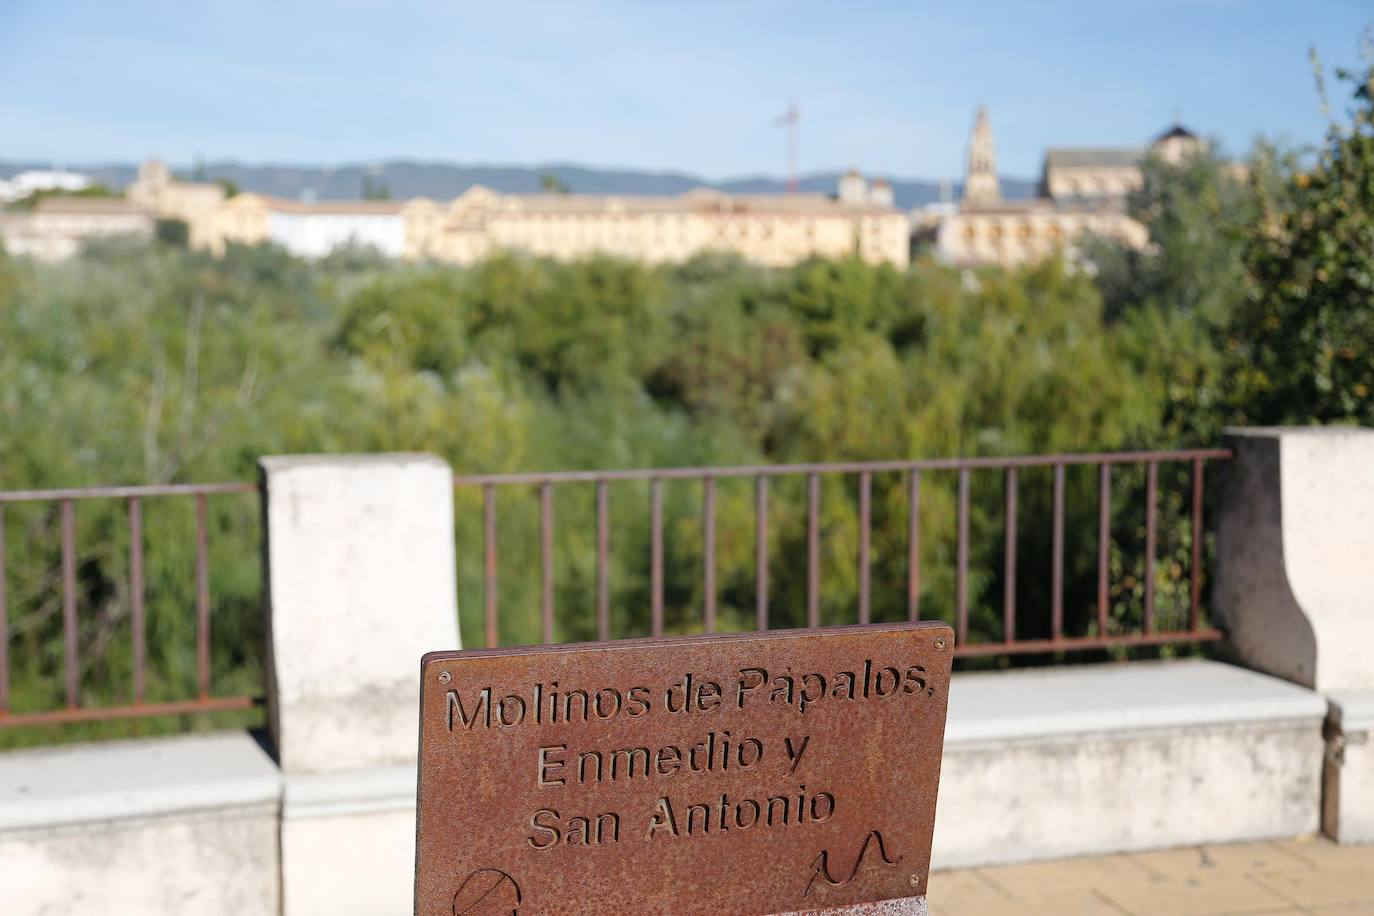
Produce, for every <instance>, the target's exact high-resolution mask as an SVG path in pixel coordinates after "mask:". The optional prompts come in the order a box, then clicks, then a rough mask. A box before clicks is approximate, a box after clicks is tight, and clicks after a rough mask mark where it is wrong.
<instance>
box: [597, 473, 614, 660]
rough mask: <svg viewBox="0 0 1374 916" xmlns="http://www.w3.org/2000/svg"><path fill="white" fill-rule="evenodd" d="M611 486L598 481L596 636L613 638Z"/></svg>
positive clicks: (603, 638) (598, 637)
mask: <svg viewBox="0 0 1374 916" xmlns="http://www.w3.org/2000/svg"><path fill="white" fill-rule="evenodd" d="M610 502H611V498H610V487H609V485H608V484H607V483H606V481H604V480H598V481H597V482H596V638H597V639H602V640H605V639H610V638H611V569H610V565H611V517H610Z"/></svg>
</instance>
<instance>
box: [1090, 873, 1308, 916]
mask: <svg viewBox="0 0 1374 916" xmlns="http://www.w3.org/2000/svg"><path fill="white" fill-rule="evenodd" d="M1099 891H1100V892H1101V893H1102V894H1103V895H1104V896H1106V897H1107V899H1109V900H1111V901H1112V902H1113V903H1116V904H1117V905H1118V906H1120V907H1121V908H1122V909H1124V910H1126V911H1127V912H1129V913H1132V914H1138V916H1147V914H1148V916H1160V914H1163V913H1168V914H1170V916H1220V914H1227V916H1230V914H1236V913H1250V912H1258V913H1262V912H1265V911H1269V910H1286V909H1289V910H1291V909H1292V907H1293V902H1292V901H1291V900H1288V899H1285V898H1283V897H1278V896H1276V895H1275V894H1274V892H1273V891H1272V890H1270V889H1269V888H1267V887H1265V886H1264V885H1262V884H1260V883H1259V882H1258V881H1256V880H1254V879H1253V878H1251V877H1249V876H1248V875H1210V876H1207V877H1205V878H1188V877H1184V878H1177V877H1170V878H1165V879H1160V880H1157V881H1154V882H1152V883H1151V884H1149V885H1148V886H1146V887H1143V888H1142V887H1139V886H1137V887H1114V888H1099Z"/></svg>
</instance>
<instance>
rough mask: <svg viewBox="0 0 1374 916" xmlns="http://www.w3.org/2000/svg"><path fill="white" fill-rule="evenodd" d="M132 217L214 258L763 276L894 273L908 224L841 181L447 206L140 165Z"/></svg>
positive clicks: (880, 189)
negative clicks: (225, 184) (687, 265)
mask: <svg viewBox="0 0 1374 916" xmlns="http://www.w3.org/2000/svg"><path fill="white" fill-rule="evenodd" d="M128 196H129V199H130V200H131V201H133V202H134V203H136V204H137V205H138V206H141V207H144V208H146V209H147V210H149V211H150V212H152V213H155V214H157V215H158V216H163V217H174V218H177V219H182V220H185V221H186V223H187V224H188V226H189V227H190V230H191V231H190V241H191V245H192V247H195V248H209V249H210V250H212V251H214V252H216V253H219V252H222V251H223V249H224V246H225V244H227V243H228V242H241V243H244V244H257V243H259V242H273V243H276V244H279V245H281V246H282V247H284V248H286V250H288V251H290V252H291V253H292V254H296V255H300V256H302V257H319V256H321V255H324V254H327V253H328V252H329V251H331V250H333V249H334V248H337V247H339V246H341V245H345V244H350V243H352V244H363V245H372V246H375V247H376V248H377V249H378V250H379V251H381V252H382V253H383V254H386V255H388V256H391V257H404V258H412V259H415V258H434V259H437V260H441V261H449V262H453V263H458V264H468V263H471V262H473V261H476V260H478V259H480V258H482V257H485V256H486V255H488V254H491V253H493V252H496V251H523V252H527V253H529V254H534V255H539V256H546V257H552V258H560V259H572V258H578V257H584V256H587V255H592V254H597V253H601V254H609V255H615V256H618V257H624V258H630V259H633V260H639V261H645V262H648V263H661V262H675V261H684V260H687V259H688V258H691V257H693V256H694V255H697V254H700V253H703V252H708V251H724V252H733V253H736V254H738V255H740V256H741V257H743V258H745V259H746V260H749V261H753V262H755V263H758V264H764V265H769V266H786V265H790V264H795V263H796V262H798V261H801V260H803V259H805V258H807V257H811V256H813V255H819V256H824V257H840V256H845V255H849V254H855V255H857V256H858V257H861V258H863V259H864V260H867V261H870V262H874V263H878V262H889V263H892V264H895V265H897V266H899V267H904V266H905V265H906V264H907V263H908V261H909V258H910V236H911V223H910V219H909V217H908V216H907V214H906V213H905V212H903V211H901V210H898V209H897V208H896V206H895V205H894V200H893V192H892V186H891V185H890V184H889V183H888V182H886V181H883V180H881V179H880V180H877V181H874V182H872V183H871V184H870V183H869V182H868V181H867V180H865V179H864V177H863V176H862V175H860V174H859V173H858V172H857V171H854V170H850V171H849V172H848V173H846V174H845V175H844V177H843V178H842V179H841V180H840V186H839V188H838V190H837V193H836V195H835V196H833V197H832V196H828V195H824V194H725V193H723V192H720V191H714V190H709V189H704V188H703V189H698V190H695V191H689V192H688V193H686V194H681V195H677V196H675V197H662V196H660V197H653V196H622V195H589V194H501V193H498V192H496V191H493V190H491V189H489V188H485V187H480V186H477V187H472V188H469V189H468V190H467V191H465V192H464V193H463V194H461V195H459V196H458V197H457V198H456V199H454V200H451V201H434V200H429V199H427V198H415V199H413V200H409V201H405V202H400V201H323V202H306V201H294V200H285V199H282V198H277V197H270V196H268V195H263V194H238V195H235V196H234V197H230V198H226V197H225V195H224V191H223V189H222V188H220V187H219V186H218V185H213V184H200V183H195V182H185V181H180V180H177V179H175V178H173V177H172V175H171V172H170V171H169V170H168V169H167V167H166V165H164V164H163V163H161V162H157V161H149V162H146V163H144V165H143V166H142V167H141V168H140V170H139V178H138V181H136V182H135V183H134V184H132V185H131V186H130V187H129V189H128Z"/></svg>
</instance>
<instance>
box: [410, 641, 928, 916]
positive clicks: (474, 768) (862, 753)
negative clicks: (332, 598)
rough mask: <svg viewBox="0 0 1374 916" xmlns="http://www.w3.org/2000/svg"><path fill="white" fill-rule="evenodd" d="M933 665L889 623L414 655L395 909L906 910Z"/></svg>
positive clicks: (920, 815)
mask: <svg viewBox="0 0 1374 916" xmlns="http://www.w3.org/2000/svg"><path fill="white" fill-rule="evenodd" d="M952 649H953V634H952V632H951V631H950V629H949V628H948V627H946V626H944V625H943V624H938V623H921V624H910V623H902V624H885V625H877V626H870V627H844V628H835V629H828V630H793V631H785V632H778V633H759V634H755V633H751V634H734V635H726V636H701V637H684V638H679V639H667V640H635V641H622V642H613V643H591V644H585V645H579V646H560V647H545V648H525V649H508V650H495V651H493V650H478V651H470V652H444V653H431V654H430V655H427V656H426V657H425V659H424V661H423V663H422V666H421V677H422V690H421V703H420V712H421V725H420V776H419V801H418V818H417V820H418V823H417V853H416V884H415V889H416V912H417V913H419V914H425V916H429V914H445V916H449V914H456V913H469V914H475V913H511V912H514V911H516V909H517V906H518V911H519V913H520V914H521V916H538V914H572V913H579V914H598V913H605V914H610V913H614V914H622V913H674V914H695V913H701V914H706V913H713V914H714V913H733V914H775V913H793V912H826V911H829V910H832V909H836V908H840V907H849V906H855V905H859V904H876V903H878V902H880V901H893V904H892V905H894V906H895V905H896V901H899V900H904V899H905V900H910V899H912V898H915V897H920V896H923V895H924V894H925V892H926V882H927V877H928V869H929V861H930V844H931V836H932V832H933V830H934V820H935V797H936V789H937V787H938V784H939V775H940V756H941V750H942V745H943V736H944V723H945V710H946V702H947V691H948V685H949V671H950V663H951V659H952V656H953V652H952ZM789 685H790V686H789ZM888 911H890V910H888V909H884V908H881V907H879V908H876V909H869V910H860V912H888ZM841 912H844V910H841ZM897 912H909V910H900V909H899V910H897Z"/></svg>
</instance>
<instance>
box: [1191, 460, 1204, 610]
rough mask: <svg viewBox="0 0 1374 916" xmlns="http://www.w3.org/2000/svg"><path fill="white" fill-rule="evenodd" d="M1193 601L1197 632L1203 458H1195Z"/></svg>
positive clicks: (1200, 586) (1192, 608) (1200, 604)
mask: <svg viewBox="0 0 1374 916" xmlns="http://www.w3.org/2000/svg"><path fill="white" fill-rule="evenodd" d="M1191 575H1192V580H1193V581H1192V596H1191V597H1192V601H1191V602H1190V603H1189V605H1188V629H1189V630H1191V631H1192V632H1194V633H1196V632H1197V630H1198V627H1199V626H1200V625H1201V621H1202V459H1201V458H1194V459H1193V564H1192V570H1191Z"/></svg>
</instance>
